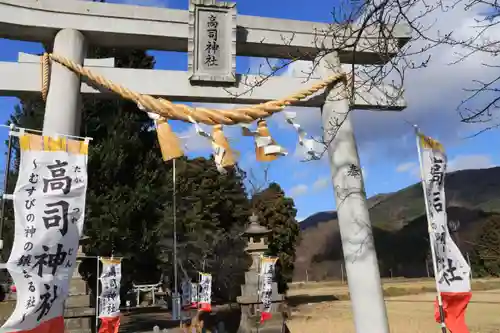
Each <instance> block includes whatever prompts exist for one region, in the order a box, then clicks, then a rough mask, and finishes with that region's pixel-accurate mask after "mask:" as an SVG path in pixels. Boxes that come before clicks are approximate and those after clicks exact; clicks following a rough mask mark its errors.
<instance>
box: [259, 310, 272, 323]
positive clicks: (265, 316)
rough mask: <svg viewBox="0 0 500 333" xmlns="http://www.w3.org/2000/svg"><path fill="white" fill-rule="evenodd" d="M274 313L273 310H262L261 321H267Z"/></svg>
mask: <svg viewBox="0 0 500 333" xmlns="http://www.w3.org/2000/svg"><path fill="white" fill-rule="evenodd" d="M272 316H273V315H272V314H271V312H262V313H261V314H260V323H261V324H262V323H263V322H265V321H266V320H269V319H271V318H272Z"/></svg>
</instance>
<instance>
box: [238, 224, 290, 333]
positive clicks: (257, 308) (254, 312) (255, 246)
mask: <svg viewBox="0 0 500 333" xmlns="http://www.w3.org/2000/svg"><path fill="white" fill-rule="evenodd" d="M249 221H250V224H249V225H248V227H247V229H246V230H245V232H244V233H243V237H245V238H247V239H248V244H247V247H246V249H245V251H246V252H247V253H248V254H249V255H250V256H251V257H252V265H251V266H250V268H249V269H248V271H247V272H245V284H244V285H242V286H241V296H239V297H238V299H237V301H238V304H239V305H240V308H241V320H240V327H239V328H238V333H254V332H259V333H274V332H276V333H281V332H282V328H283V321H284V317H283V310H284V309H283V300H284V296H283V295H281V294H278V287H277V284H276V282H273V286H272V288H273V293H272V308H271V313H272V319H271V320H267V321H265V322H264V323H262V324H259V320H260V312H261V310H262V302H260V295H259V283H260V279H259V269H260V260H261V256H262V255H263V254H264V253H265V252H266V250H267V249H268V245H267V240H268V236H269V234H270V233H271V230H269V229H267V228H265V227H263V226H262V225H260V224H259V222H258V217H257V216H256V215H255V214H252V216H251V217H250V219H249Z"/></svg>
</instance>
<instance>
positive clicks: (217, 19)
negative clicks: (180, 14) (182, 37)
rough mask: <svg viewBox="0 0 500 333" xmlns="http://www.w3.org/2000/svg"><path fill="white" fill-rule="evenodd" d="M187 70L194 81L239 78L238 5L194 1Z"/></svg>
mask: <svg viewBox="0 0 500 333" xmlns="http://www.w3.org/2000/svg"><path fill="white" fill-rule="evenodd" d="M188 71H189V73H190V74H191V76H190V80H191V81H205V82H230V83H233V82H235V81H236V78H235V73H236V4H235V3H231V2H217V1H216V0H191V2H190V4H189V36H188Z"/></svg>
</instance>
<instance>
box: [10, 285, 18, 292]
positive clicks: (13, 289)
mask: <svg viewBox="0 0 500 333" xmlns="http://www.w3.org/2000/svg"><path fill="white" fill-rule="evenodd" d="M10 291H11V292H13V293H15V292H16V291H17V288H16V286H15V285H12V286H10Z"/></svg>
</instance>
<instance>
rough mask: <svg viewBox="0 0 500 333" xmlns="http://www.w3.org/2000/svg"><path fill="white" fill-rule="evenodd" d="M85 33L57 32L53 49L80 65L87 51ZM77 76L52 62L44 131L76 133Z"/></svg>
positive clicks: (78, 103)
mask: <svg viewBox="0 0 500 333" xmlns="http://www.w3.org/2000/svg"><path fill="white" fill-rule="evenodd" d="M85 44H86V43H85V37H84V36H83V34H82V33H81V32H79V31H77V30H73V29H64V30H61V31H59V32H58V33H57V35H56V37H55V40H54V48H53V52H54V53H57V54H59V55H62V56H64V57H66V58H68V59H70V60H72V61H74V62H76V63H78V64H80V65H82V64H83V60H84V58H85V55H86V53H87V49H86V45H85ZM80 86H81V81H80V76H79V75H77V74H75V73H73V72H72V71H70V70H69V69H67V68H66V67H64V66H63V65H60V64H58V63H56V62H52V70H51V73H50V88H49V93H48V96H47V103H46V107H45V116H44V119H43V133H44V134H48V135H50V134H55V133H57V134H69V135H78V134H79V131H80V121H81V105H80V104H81V103H80Z"/></svg>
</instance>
